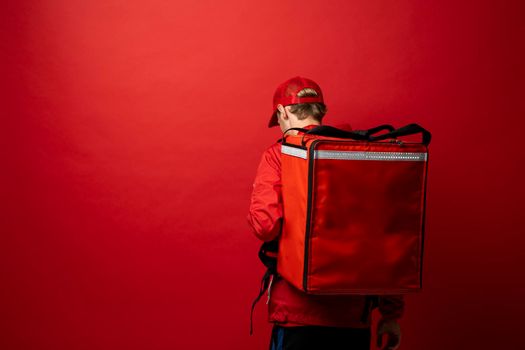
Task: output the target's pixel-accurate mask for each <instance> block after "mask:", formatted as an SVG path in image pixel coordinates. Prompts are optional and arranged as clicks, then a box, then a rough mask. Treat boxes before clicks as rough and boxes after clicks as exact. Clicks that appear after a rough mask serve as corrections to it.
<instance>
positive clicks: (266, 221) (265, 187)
mask: <svg viewBox="0 0 525 350" xmlns="http://www.w3.org/2000/svg"><path fill="white" fill-rule="evenodd" d="M278 147H280V144H278V145H273V146H271V147H269V148H268V149H266V151H265V152H264V153H263V155H262V157H261V161H260V163H259V167H258V168H257V173H256V175H255V180H254V182H253V191H252V195H251V199H250V210H249V213H248V216H247V217H246V219H247V221H248V224H249V225H250V227H251V228H252V229H253V233H254V234H255V236H257V238H259V239H261V240H263V241H265V242H268V241H272V240H274V239H275V238H276V237H277V236H278V235H279V233H280V231H281V224H282V216H283V207H282V197H281V163H280V153H279V151H278Z"/></svg>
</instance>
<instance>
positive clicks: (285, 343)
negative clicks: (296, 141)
mask: <svg viewBox="0 0 525 350" xmlns="http://www.w3.org/2000/svg"><path fill="white" fill-rule="evenodd" d="M325 113H326V106H325V104H324V98H323V94H322V91H321V89H320V87H319V85H317V84H316V83H315V82H314V81H312V80H310V79H307V78H302V77H295V78H292V79H289V80H287V81H286V82H284V83H282V84H281V85H279V87H278V88H277V90H276V92H275V95H274V98H273V114H272V117H271V119H270V122H269V124H268V127H274V126H277V125H278V126H280V128H281V130H282V131H283V132H284V131H285V130H287V129H289V128H292V127H298V128H304V129H311V128H313V127H315V126H317V125H321V123H322V120H323V117H324V115H325ZM338 127H339V128H343V129H347V130H351V129H350V127H349V126H348V125H344V126H338ZM289 133H290V134H297V131H295V130H294V131H290V132H289ZM282 219H283V207H282V197H281V144H280V143H279V142H276V143H275V144H273V145H271V146H270V147H268V148H267V149H266V150H265V151H264V153H263V155H262V157H261V161H260V163H259V167H258V169H257V174H256V177H255V181H254V184H253V192H252V196H251V201H250V210H249V214H248V217H247V220H248V223H249V224H250V226H251V227H252V229H253V232H254V234H255V236H256V237H257V238H259V239H260V240H262V241H265V242H269V241H272V240H275V239H278V238H279V237H278V236H279V233H280V230H281V224H282ZM268 298H269V303H268V319H269V321H270V322H272V323H273V324H274V326H273V329H272V336H271V340H270V350H282V349H287V350H288V349H289V350H295V349H301V350H305V349H323V350H331V349H352V350H361V349H362V350H369V349H370V340H371V331H370V328H371V319H370V316H369V311H370V305H369V303H368V301H367V298H366V296H364V295H309V294H306V293H304V292H302V291H299V290H298V289H296V288H295V287H293V286H292V285H291V284H289V283H288V282H287V281H286V280H284V279H282V278H281V277H280V276H275V277H274V279H273V281H272V283H271V285H270V288H268ZM378 300H379V301H378V308H379V311H380V313H381V316H382V318H381V320H380V321H379V324H378V328H377V337H378V344H377V345H378V346H379V347H381V346H382V347H381V349H388V350H394V349H397V348H398V347H399V342H400V339H401V332H400V329H399V324H398V323H397V321H396V319H399V318H400V317H401V316H402V314H403V308H404V300H403V296H402V295H392V296H381V297H380V298H379V299H378ZM363 315H365V319H363ZM383 334H386V335H387V341H386V342H384V344H383V342H382V335H383Z"/></svg>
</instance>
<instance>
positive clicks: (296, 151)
mask: <svg viewBox="0 0 525 350" xmlns="http://www.w3.org/2000/svg"><path fill="white" fill-rule="evenodd" d="M281 153H284V154H287V155H289V156H293V157H298V158H303V159H306V150H305V149H300V148H296V147H290V146H286V145H281Z"/></svg>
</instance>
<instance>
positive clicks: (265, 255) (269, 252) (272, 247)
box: [259, 239, 279, 272]
mask: <svg viewBox="0 0 525 350" xmlns="http://www.w3.org/2000/svg"><path fill="white" fill-rule="evenodd" d="M278 249H279V240H278V239H274V240H273V241H269V242H264V243H263V244H262V245H261V248H259V259H260V260H261V261H262V263H263V264H264V266H266V267H267V268H268V269H270V270H271V271H272V272H277V258H276V257H275V255H276V254H277V251H278Z"/></svg>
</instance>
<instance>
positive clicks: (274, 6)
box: [0, 0, 525, 350]
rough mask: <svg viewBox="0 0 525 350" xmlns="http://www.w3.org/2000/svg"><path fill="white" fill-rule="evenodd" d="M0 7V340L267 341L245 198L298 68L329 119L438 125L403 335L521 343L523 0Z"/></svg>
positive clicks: (436, 343)
mask: <svg viewBox="0 0 525 350" xmlns="http://www.w3.org/2000/svg"><path fill="white" fill-rule="evenodd" d="M0 6H1V9H0V35H1V38H0V39H1V40H0V45H1V82H2V85H1V97H0V98H1V104H0V106H1V107H0V109H1V112H0V113H1V118H2V119H1V121H2V123H1V126H0V128H1V129H0V131H1V135H0V146H1V148H0V152H1V170H2V171H1V175H0V176H1V178H0V179H1V198H2V200H1V213H0V215H1V220H0V225H1V226H0V230H1V236H0V273H1V275H0V315H1V316H0V323H1V324H0V348H2V349H189V348H192V349H208V348H213V349H266V348H267V340H268V337H269V326H268V325H267V324H266V322H265V317H266V311H265V305H264V302H263V303H261V304H260V305H259V306H258V308H257V311H256V320H255V321H256V322H255V335H254V336H253V337H250V336H249V335H248V328H249V327H248V326H249V323H248V320H249V318H248V316H249V308H250V303H251V300H252V298H253V297H254V296H255V294H256V293H257V290H258V286H259V279H260V277H261V274H262V272H263V269H262V266H261V265H260V264H259V262H258V260H257V258H256V252H257V248H258V245H259V242H257V240H256V238H255V237H254V236H253V235H252V233H251V231H250V229H249V227H248V226H247V223H246V221H245V217H246V214H247V210H248V204H249V195H250V191H251V187H252V186H251V185H252V180H253V177H254V175H255V170H256V166H257V164H258V162H259V159H260V154H261V152H262V151H263V150H264V148H265V147H267V146H268V145H269V144H270V143H271V142H273V141H275V140H276V139H277V138H278V137H279V132H278V130H277V129H275V128H274V129H267V128H266V124H267V121H268V118H269V116H270V113H271V98H272V94H273V91H274V89H275V87H276V85H277V84H278V83H280V82H282V81H283V80H285V79H288V78H290V77H292V76H294V75H304V76H307V77H311V78H313V79H315V80H317V81H318V82H319V84H320V85H321V87H322V88H323V89H324V92H325V95H326V100H327V104H328V107H329V114H328V115H327V117H326V119H325V120H326V123H328V124H336V123H341V122H349V123H351V124H352V125H353V126H354V127H355V128H365V127H371V126H375V125H377V124H378V123H385V122H390V123H393V124H394V125H397V126H401V125H404V124H406V123H410V122H418V123H420V124H421V125H423V126H424V127H426V128H428V129H429V130H431V131H432V132H433V135H434V139H433V142H432V144H431V155H430V169H429V170H430V175H429V184H428V225H427V236H426V239H425V263H424V291H423V292H422V293H420V294H417V295H410V296H408V297H407V308H406V314H405V317H404V318H403V319H402V320H401V326H402V328H403V332H404V333H403V339H402V342H403V345H402V347H401V348H402V349H407V350H408V349H414V350H415V349H426V350H434V349H436V350H437V349H443V348H447V349H494V348H497V349H504V348H509V349H510V348H517V346H518V344H519V343H518V340H519V339H518V338H522V337H521V332H522V331H521V328H522V317H523V314H524V313H525V302H524V300H523V297H524V295H525V293H524V292H525V282H524V281H525V278H524V277H525V276H524V272H523V271H524V267H525V266H524V259H523V256H524V254H523V245H524V243H525V238H524V237H525V236H524V234H523V228H522V218H523V209H524V206H523V204H522V203H523V199H522V198H523V195H524V194H525V191H524V190H523V185H522V182H521V181H522V178H523V171H522V170H523V166H522V162H523V161H524V157H523V150H524V147H523V141H522V135H523V133H524V132H525V125H524V124H525V123H524V118H525V108H524V97H525V96H524V83H525V76H524V73H525V70H524V64H523V62H524V58H525V57H524V56H525V55H524V49H525V47H524V46H525V40H524V35H523V34H524V33H525V28H524V23H525V15H524V13H525V8H524V5H523V1H519V0H516V1H511V0H509V1H496V0H494V1H448V0H447V1H407V0H398V1H370V0H358V1H309V0H303V1H277V0H272V1H263V2H260V1H253V2H251V1H243V0H232V1H211V0H208V1H202V0H199V1H189V0H188V1H159V0H149V1H115V0H113V1H70V0H68V1H65V0H62V1H46V2H42V1H10V2H2V4H1V5H0ZM375 317H377V314H375ZM376 321H377V319H376Z"/></svg>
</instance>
